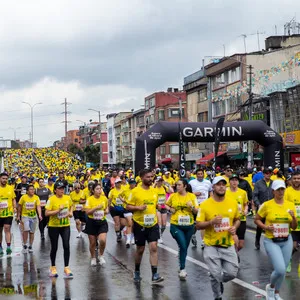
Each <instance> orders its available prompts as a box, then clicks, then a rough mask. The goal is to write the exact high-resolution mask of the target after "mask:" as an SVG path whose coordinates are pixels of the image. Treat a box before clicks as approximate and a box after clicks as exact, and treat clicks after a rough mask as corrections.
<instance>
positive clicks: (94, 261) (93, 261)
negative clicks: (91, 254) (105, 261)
mask: <svg viewBox="0 0 300 300" xmlns="http://www.w3.org/2000/svg"><path fill="white" fill-rule="evenodd" d="M91 266H92V267H95V266H97V259H96V258H92V259H91Z"/></svg>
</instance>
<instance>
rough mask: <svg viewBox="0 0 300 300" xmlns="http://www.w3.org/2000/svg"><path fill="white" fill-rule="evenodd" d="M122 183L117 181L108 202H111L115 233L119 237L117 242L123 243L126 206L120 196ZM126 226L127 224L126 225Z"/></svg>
mask: <svg viewBox="0 0 300 300" xmlns="http://www.w3.org/2000/svg"><path fill="white" fill-rule="evenodd" d="M121 184H122V181H121V179H120V178H118V179H116V180H115V187H114V188H113V189H112V190H111V191H110V192H109V194H108V200H109V211H110V214H111V216H112V217H113V219H114V222H115V232H116V235H117V242H118V243H119V242H121V240H122V232H121V220H120V219H121V218H124V212H125V209H124V206H123V201H122V199H121V198H120V194H121V193H122V191H123V190H122V186H121ZM124 225H125V224H124Z"/></svg>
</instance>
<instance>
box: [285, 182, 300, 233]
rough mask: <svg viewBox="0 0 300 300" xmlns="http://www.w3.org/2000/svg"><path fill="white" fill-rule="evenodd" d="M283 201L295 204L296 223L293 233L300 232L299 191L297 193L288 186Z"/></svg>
mask: <svg viewBox="0 0 300 300" xmlns="http://www.w3.org/2000/svg"><path fill="white" fill-rule="evenodd" d="M284 201H290V202H292V203H294V204H295V209H296V217H297V221H298V225H297V228H296V229H295V231H300V190H299V191H297V190H295V189H294V188H293V187H291V186H289V187H288V188H287V189H286V190H285V193H284Z"/></svg>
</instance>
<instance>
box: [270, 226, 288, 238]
mask: <svg viewBox="0 0 300 300" xmlns="http://www.w3.org/2000/svg"><path fill="white" fill-rule="evenodd" d="M273 226H274V231H273V235H274V237H275V238H285V237H288V236H289V224H287V223H279V224H273Z"/></svg>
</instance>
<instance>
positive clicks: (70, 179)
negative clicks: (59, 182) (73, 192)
mask: <svg viewBox="0 0 300 300" xmlns="http://www.w3.org/2000/svg"><path fill="white" fill-rule="evenodd" d="M66 180H67V181H68V184H70V185H71V184H73V183H75V182H76V177H75V176H68V179H66Z"/></svg>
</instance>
